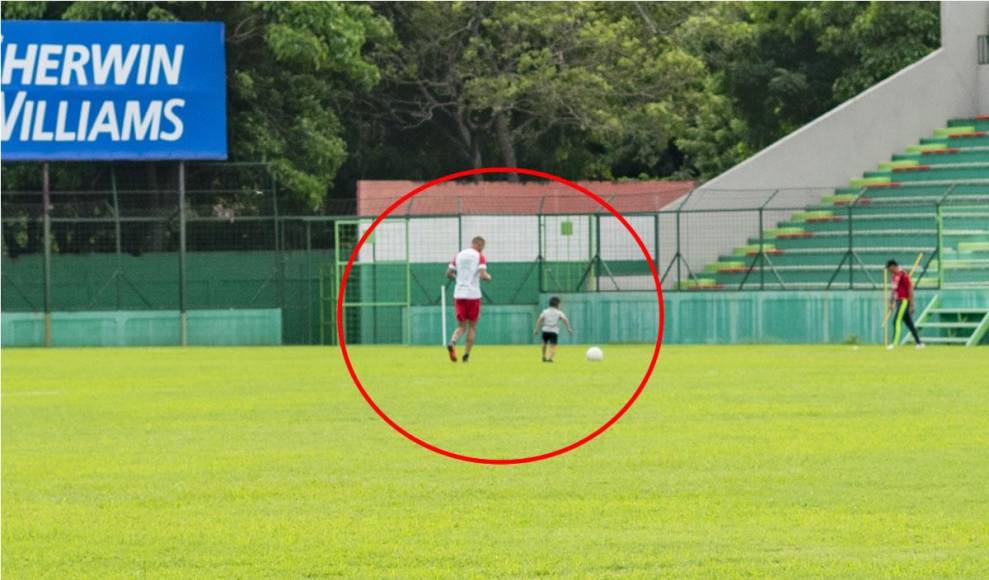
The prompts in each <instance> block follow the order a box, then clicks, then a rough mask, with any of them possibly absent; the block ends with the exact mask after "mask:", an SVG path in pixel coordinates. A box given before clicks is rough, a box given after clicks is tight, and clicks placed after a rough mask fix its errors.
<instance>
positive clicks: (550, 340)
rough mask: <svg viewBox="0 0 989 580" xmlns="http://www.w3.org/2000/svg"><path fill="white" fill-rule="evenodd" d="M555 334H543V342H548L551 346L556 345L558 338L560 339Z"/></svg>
mask: <svg viewBox="0 0 989 580" xmlns="http://www.w3.org/2000/svg"><path fill="white" fill-rule="evenodd" d="M559 336H560V335H558V334H557V333H555V332H543V342H548V343H550V344H556V341H557V338H559Z"/></svg>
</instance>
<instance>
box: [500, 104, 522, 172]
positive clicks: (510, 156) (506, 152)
mask: <svg viewBox="0 0 989 580" xmlns="http://www.w3.org/2000/svg"><path fill="white" fill-rule="evenodd" d="M495 132H496V133H497V135H498V146H499V147H500V148H501V156H502V159H504V161H505V165H506V166H508V167H518V161H516V159H515V144H514V143H512V133H511V130H510V129H509V127H508V115H507V114H506V113H498V116H497V117H495ZM518 180H519V176H518V174H517V173H510V174H508V181H518Z"/></svg>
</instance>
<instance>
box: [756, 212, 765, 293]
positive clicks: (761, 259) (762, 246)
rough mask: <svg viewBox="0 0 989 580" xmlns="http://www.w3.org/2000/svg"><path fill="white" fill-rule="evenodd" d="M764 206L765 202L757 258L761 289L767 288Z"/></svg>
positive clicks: (760, 218)
mask: <svg viewBox="0 0 989 580" xmlns="http://www.w3.org/2000/svg"><path fill="white" fill-rule="evenodd" d="M764 207H766V205H765V204H763V205H762V207H760V208H759V252H758V253H757V254H756V259H757V260H759V290H765V289H766V254H765V252H766V237H765V235H766V233H765V231H764V229H763V225H762V224H763V215H762V213H763V208H764Z"/></svg>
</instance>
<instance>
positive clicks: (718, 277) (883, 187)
mask: <svg viewBox="0 0 989 580" xmlns="http://www.w3.org/2000/svg"><path fill="white" fill-rule="evenodd" d="M939 207H940V217H941V226H940V227H939V226H938V213H939V212H938V208H939ZM849 220H851V223H849ZM849 226H851V227H849ZM850 230H851V234H850ZM939 237H940V238H941V239H940V243H939ZM763 238H764V239H763V240H760V239H759V238H758V237H756V238H751V239H749V240H748V244H746V245H744V246H741V247H737V248H735V249H734V251H733V252H732V253H731V254H730V255H722V256H720V257H719V260H718V261H717V262H714V263H711V264H708V265H707V266H706V267H705V269H704V271H703V272H700V273H698V274H697V275H696V276H694V277H693V278H692V279H691V280H689V281H688V282H687V283H686V284H685V286H686V288H687V289H692V290H717V289H735V288H757V287H764V288H767V289H825V288H849V287H852V288H861V289H865V288H877V287H880V286H881V285H882V279H883V278H882V269H883V266H884V265H885V263H886V261H887V260H888V259H890V258H894V259H896V260H897V261H898V262H900V263H901V264H906V265H907V267H909V265H912V264H913V263H914V261H915V260H916V258H917V256H918V254H920V253H921V252H923V253H924V258H923V260H922V261H921V265H920V267H919V268H918V271H917V273H916V274H915V276H914V278H915V279H916V280H917V287H918V288H939V287H940V288H943V287H956V288H965V287H982V286H987V285H989V115H980V116H978V117H975V118H968V119H953V120H951V121H949V122H948V126H947V127H945V128H942V129H938V130H936V131H935V132H934V136H933V137H930V138H924V139H921V140H920V143H919V144H918V145H914V146H910V147H908V148H907V150H906V152H904V153H899V154H895V155H893V156H892V158H891V160H890V161H889V162H885V163H881V164H880V166H879V168H878V170H877V171H869V172H866V173H865V175H864V176H863V177H862V178H860V179H853V180H852V181H851V182H850V184H849V186H848V187H841V188H837V189H835V191H834V193H833V195H828V196H826V197H824V198H823V199H822V200H821V202H820V203H818V204H814V205H810V206H808V207H806V208H805V209H804V211H800V212H797V213H795V214H793V215H792V216H790V218H789V219H787V220H786V221H783V222H781V223H779V224H777V227H775V228H768V229H765V230H764V233H763ZM849 239H851V240H852V241H851V244H849ZM760 243H762V244H764V245H763V246H762V247H763V250H764V252H763V255H762V256H760V252H759V248H760ZM849 245H851V248H852V249H853V252H852V253H850V252H849V251H848V250H849ZM938 247H941V248H942V251H941V253H940V255H937V252H936V250H937V248H938ZM939 268H940V271H939Z"/></svg>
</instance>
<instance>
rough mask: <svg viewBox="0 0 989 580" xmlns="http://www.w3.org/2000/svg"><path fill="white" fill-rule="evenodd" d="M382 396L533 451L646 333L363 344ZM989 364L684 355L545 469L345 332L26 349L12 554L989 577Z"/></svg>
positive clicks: (138, 572) (272, 563)
mask: <svg viewBox="0 0 989 580" xmlns="http://www.w3.org/2000/svg"><path fill="white" fill-rule="evenodd" d="M352 352H353V355H354V359H355V364H356V365H357V367H358V370H359V371H360V372H361V376H362V377H363V378H364V379H365V382H366V385H367V386H368V388H369V390H370V391H371V392H372V395H374V396H375V397H376V398H377V399H378V400H379V402H380V403H381V405H382V406H383V407H384V408H385V410H386V411H387V412H389V413H390V414H392V416H393V417H394V418H395V419H396V420H398V421H399V422H400V423H402V424H403V425H404V426H406V427H407V428H409V429H410V430H412V431H413V432H415V433H417V434H418V435H421V436H423V437H425V438H426V439H428V440H430V441H432V442H434V443H436V444H440V445H443V446H446V447H449V448H451V449H453V450H455V451H460V452H465V453H477V454H491V455H520V454H529V453H534V452H541V451H546V450H547V449H548V448H552V447H554V446H559V445H562V444H564V443H568V442H570V440H572V439H575V438H577V437H579V436H581V435H583V434H585V433H586V432H588V431H590V430H591V429H593V428H594V427H596V426H597V425H598V424H600V423H601V422H603V421H604V420H605V419H606V418H607V417H608V416H610V415H611V414H612V413H613V412H614V411H615V410H616V409H617V408H618V406H619V405H620V404H621V402H622V401H623V400H624V399H626V398H627V397H628V395H629V394H630V393H631V391H632V388H633V384H632V383H633V381H634V380H635V379H636V378H637V377H638V376H641V373H642V369H643V368H644V366H645V361H646V357H647V356H648V353H649V349H648V348H647V347H631V346H630V347H615V346H611V347H607V348H605V356H606V359H605V361H604V363H601V364H590V363H587V362H585V361H584V360H583V356H582V349H578V348H576V347H564V348H562V349H561V352H560V354H559V355H558V361H557V362H556V363H555V364H553V365H544V364H541V363H540V362H539V358H538V356H539V355H538V351H537V349H536V347H525V348H523V347H479V348H478V350H477V351H476V353H475V355H474V360H473V361H472V362H471V363H470V364H469V365H467V366H463V365H460V364H458V365H453V364H451V363H449V362H448V361H446V360H445V359H444V358H443V357H444V356H445V352H444V351H443V350H442V349H441V348H439V347H437V348H432V349H426V348H402V347H398V348H387V347H362V348H353V349H352ZM987 376H989V357H987V356H984V353H982V352H981V351H978V350H975V351H973V350H971V349H962V348H928V349H927V350H925V351H920V352H916V351H914V350H912V349H900V350H897V351H895V352H892V353H888V352H886V351H884V350H882V349H880V348H878V347H862V348H861V349H859V350H852V349H851V348H849V347H799V346H779V347H755V346H753V347H737V346H736V347H731V346H728V347H674V346H670V347H666V348H664V350H663V354H662V356H661V357H660V364H659V367H658V368H657V372H656V374H655V375H654V377H653V380H652V382H651V384H650V386H649V387H648V388H647V390H646V392H645V393H644V394H643V396H642V398H641V399H640V401H639V402H638V403H637V404H636V405H635V406H634V407H633V408H632V409H631V411H630V412H629V414H628V415H627V416H626V417H625V418H624V419H623V420H622V421H620V422H619V423H618V424H617V425H616V426H615V427H614V428H613V429H612V430H610V431H608V432H607V433H605V434H604V435H603V436H602V437H600V438H599V439H597V440H595V441H593V442H591V443H590V444H588V445H587V446H585V447H583V448H581V449H578V450H577V451H575V452H573V453H570V454H568V455H565V456H563V457H559V458H556V459H551V460H549V461H546V462H541V463H536V464H530V465H521V466H510V467H495V466H484V465H473V464H466V463H462V462H459V461H454V460H451V459H447V458H443V457H439V456H437V455H434V454H432V453H430V452H428V451H426V450H424V449H421V448H419V447H418V446H415V445H413V444H412V443H410V442H408V441H406V440H405V439H404V438H402V437H401V436H399V435H398V434H397V433H395V432H393V431H392V430H391V429H389V428H388V427H387V426H386V425H385V424H384V423H383V422H381V420H380V419H378V418H377V417H376V416H375V415H374V414H373V413H372V411H371V410H370V409H369V408H368V406H367V405H366V404H365V403H364V401H363V400H362V399H361V398H360V397H359V395H358V393H357V391H356V390H355V388H354V387H353V385H352V384H351V382H350V379H349V377H347V375H346V374H345V372H344V369H343V365H342V363H341V362H340V358H339V356H338V353H337V351H336V350H334V349H330V348H271V349H266V348H239V349H233V348H231V349H222V348H210V349H178V348H166V349H121V350H117V349H103V350H89V349H78V350H74V349H65V350H50V351H45V350H5V351H4V352H3V387H4V388H3V511H4V518H3V573H4V576H5V578H11V579H15V578H37V577H89V578H110V577H151V578H167V577H175V578H190V577H203V576H228V577H289V578H302V577H325V576H334V575H349V576H363V577H382V576H384V577H421V576H450V577H462V576H464V575H466V574H476V575H477V576H516V577H519V576H538V575H545V576H568V575H569V576H580V577H587V576H626V575H629V576H638V577H643V578H651V577H656V576H676V577H681V576H697V577H717V576H755V577H766V576H815V577H819V576H826V577H832V576H865V577H884V576H908V577H925V578H929V577H950V576H956V577H971V578H975V577H987V576H989V547H987V546H989V544H987V541H986V538H989V523H987V522H989V486H987V485H986V482H987V481H989V461H987V458H989V384H987V380H986V377H987Z"/></svg>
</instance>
